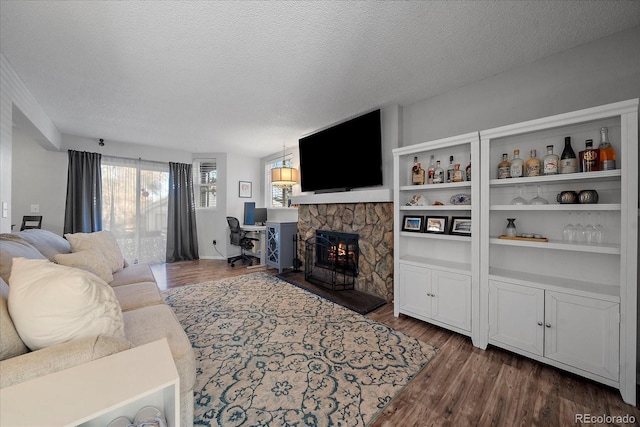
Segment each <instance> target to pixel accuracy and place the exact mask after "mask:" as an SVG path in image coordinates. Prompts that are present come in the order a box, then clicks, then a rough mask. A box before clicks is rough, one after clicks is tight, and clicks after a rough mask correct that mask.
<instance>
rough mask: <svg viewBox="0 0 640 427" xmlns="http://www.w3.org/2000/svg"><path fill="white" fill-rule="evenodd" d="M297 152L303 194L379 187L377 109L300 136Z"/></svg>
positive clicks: (380, 159) (380, 166)
mask: <svg viewBox="0 0 640 427" xmlns="http://www.w3.org/2000/svg"><path fill="white" fill-rule="evenodd" d="M298 149H299V152H300V186H301V190H302V191H304V192H306V191H314V192H316V193H321V192H333V191H348V190H351V189H353V188H362V187H374V186H379V185H382V131H381V127H380V110H375V111H372V112H370V113H367V114H364V115H361V116H359V117H356V118H353V119H350V120H347V121H345V122H342V123H339V124H337V125H334V126H330V127H329V128H327V129H323V130H321V131H319V132H315V133H313V134H310V135H307V136H305V137H302V138H300V140H299V141H298Z"/></svg>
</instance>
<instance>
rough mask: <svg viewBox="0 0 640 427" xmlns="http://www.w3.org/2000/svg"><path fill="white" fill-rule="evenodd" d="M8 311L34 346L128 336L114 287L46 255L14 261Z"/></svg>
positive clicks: (35, 347)
mask: <svg viewBox="0 0 640 427" xmlns="http://www.w3.org/2000/svg"><path fill="white" fill-rule="evenodd" d="M9 313H10V315H11V319H12V320H13V323H14V325H15V327H16V330H17V331H18V334H19V335H20V338H22V341H23V342H24V343H25V345H26V346H27V347H29V348H30V349H31V350H37V349H40V348H44V347H49V346H52V345H55V344H59V343H63V342H67V341H72V340H75V339H79V338H84V337H90V336H93V335H101V334H104V335H111V336H116V337H123V336H124V328H123V319H122V311H121V310H120V305H119V304H118V300H117V299H116V296H115V294H114V292H113V289H112V288H111V286H109V285H108V284H107V283H106V282H105V281H104V280H102V279H100V278H99V277H98V276H96V275H95V274H93V273H89V272H88V271H84V270H80V269H78V268H72V267H66V266H64V265H58V264H54V263H52V262H50V261H49V260H46V259H44V260H32V259H25V258H15V259H14V260H13V268H12V271H11V276H10V277H9Z"/></svg>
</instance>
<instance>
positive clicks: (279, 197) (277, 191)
mask: <svg viewBox="0 0 640 427" xmlns="http://www.w3.org/2000/svg"><path fill="white" fill-rule="evenodd" d="M292 161H293V155H292V154H287V155H285V156H284V158H282V157H280V158H279V159H277V160H273V161H271V162H267V163H266V165H265V169H266V170H265V175H266V177H265V182H266V184H267V192H266V194H267V197H266V199H267V207H272V208H282V207H284V208H287V207H289V203H290V200H291V195H292V187H293V186H292V185H288V186H286V187H284V188H283V187H278V186H275V185H273V184H271V169H274V168H281V167H288V168H290V167H293V164H292Z"/></svg>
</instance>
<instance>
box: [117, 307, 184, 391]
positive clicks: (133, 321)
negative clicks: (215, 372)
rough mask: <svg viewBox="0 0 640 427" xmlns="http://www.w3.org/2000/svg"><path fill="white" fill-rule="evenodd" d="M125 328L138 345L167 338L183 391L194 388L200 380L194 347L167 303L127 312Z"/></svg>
mask: <svg viewBox="0 0 640 427" xmlns="http://www.w3.org/2000/svg"><path fill="white" fill-rule="evenodd" d="M122 316H123V317H124V330H125V335H126V336H127V339H128V340H129V341H131V344H132V345H133V346H134V347H137V346H139V345H143V344H147V343H150V342H152V341H157V340H159V339H162V338H166V339H167V342H168V343H169V348H170V349H171V354H172V356H173V360H174V361H175V364H176V369H177V370H178V374H179V375H180V391H181V392H184V391H188V390H192V389H193V386H194V384H195V381H196V361H195V355H194V353H193V348H192V347H191V343H190V342H189V338H188V337H187V334H185V332H184V330H183V329H182V326H180V322H179V321H178V319H177V318H176V316H175V314H173V311H171V308H169V306H168V305H166V304H158V305H151V306H148V307H143V308H139V309H137V310H131V311H125V312H124V313H122Z"/></svg>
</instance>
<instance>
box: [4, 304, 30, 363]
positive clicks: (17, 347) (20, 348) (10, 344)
mask: <svg viewBox="0 0 640 427" xmlns="http://www.w3.org/2000/svg"><path fill="white" fill-rule="evenodd" d="M28 351H29V349H28V348H27V346H26V345H24V343H23V342H22V340H21V339H20V336H19V335H18V332H17V331H16V327H15V326H14V325H13V321H12V320H11V316H9V308H8V307H7V300H6V299H5V297H3V296H0V360H5V359H9V358H11V357H15V356H19V355H21V354H24V353H26V352H28Z"/></svg>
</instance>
